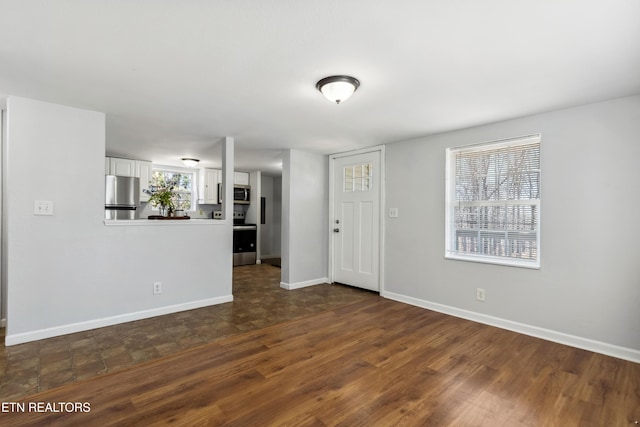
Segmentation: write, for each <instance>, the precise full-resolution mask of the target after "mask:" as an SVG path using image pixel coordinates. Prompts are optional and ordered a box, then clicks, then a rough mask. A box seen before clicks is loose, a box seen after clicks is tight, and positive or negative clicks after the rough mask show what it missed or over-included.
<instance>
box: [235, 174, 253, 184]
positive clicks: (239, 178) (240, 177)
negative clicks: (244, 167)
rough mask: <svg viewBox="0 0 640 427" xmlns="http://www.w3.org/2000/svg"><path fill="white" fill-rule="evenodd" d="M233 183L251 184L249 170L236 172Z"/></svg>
mask: <svg viewBox="0 0 640 427" xmlns="http://www.w3.org/2000/svg"><path fill="white" fill-rule="evenodd" d="M233 183H234V184H238V185H249V172H234V173H233Z"/></svg>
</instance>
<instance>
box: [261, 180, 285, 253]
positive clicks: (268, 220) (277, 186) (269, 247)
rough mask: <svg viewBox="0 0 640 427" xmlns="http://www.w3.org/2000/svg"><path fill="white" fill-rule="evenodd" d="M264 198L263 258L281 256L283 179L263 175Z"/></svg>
mask: <svg viewBox="0 0 640 427" xmlns="http://www.w3.org/2000/svg"><path fill="white" fill-rule="evenodd" d="M262 197H264V198H265V224H263V225H262V227H261V229H260V233H261V240H260V242H261V245H262V258H277V257H279V256H280V232H281V229H282V227H281V224H280V216H281V212H282V179H281V177H274V176H268V175H262Z"/></svg>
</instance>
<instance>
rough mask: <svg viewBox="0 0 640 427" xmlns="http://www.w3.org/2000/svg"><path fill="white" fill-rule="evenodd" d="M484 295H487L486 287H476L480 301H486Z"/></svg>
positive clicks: (477, 297)
mask: <svg viewBox="0 0 640 427" xmlns="http://www.w3.org/2000/svg"><path fill="white" fill-rule="evenodd" d="M484 297H485V293H484V289H482V288H476V299H477V300H478V301H484Z"/></svg>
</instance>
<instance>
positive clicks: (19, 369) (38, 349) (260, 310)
mask: <svg viewBox="0 0 640 427" xmlns="http://www.w3.org/2000/svg"><path fill="white" fill-rule="evenodd" d="M233 295H234V301H233V302H230V303H226V304H220V305H216V306H211V307H205V308H201V309H197V310H190V311H185V312H180V313H174V314H169V315H165V316H159V317H154V318H151V319H144V320H139V321H135V322H129V323H124V324H121V325H115V326H110V327H106V328H100V329H94V330H91V331H85V332H79V333H75V334H70V335H65V336H61V337H55V338H49V339H46V340H41V341H36V342H31V343H25V344H19V345H15V346H11V347H5V346H4V329H0V342H1V344H0V402H2V401H11V400H16V399H18V398H21V397H25V396H28V395H31V394H34V393H36V392H39V391H44V390H47V389H50V388H53V387H58V386H61V385H64V384H69V383H73V382H76V381H80V380H83V379H87V378H92V377H95V376H98V375H101V374H105V373H108V372H113V371H117V370H121V369H126V368H128V367H130V366H133V365H135V364H138V363H142V362H146V361H149V360H153V359H157V358H160V357H163V356H167V355H169V354H173V353H176V352H179V351H181V350H185V349H188V348H192V347H195V346H198V345H201V344H204V343H208V342H211V341H214V340H216V339H219V338H222V337H227V336H230V335H235V334H239V333H242V332H246V331H251V330H255V329H259V328H263V327H266V326H270V325H274V324H276V323H282V322H286V321H288V320H292V319H298V318H301V317H305V316H309V315H312V314H315V313H319V312H322V311H326V310H331V309H333V308H336V307H339V306H341V305H346V304H351V303H354V302H358V301H362V300H364V299H368V298H377V297H378V295H377V294H376V293H372V292H368V291H364V290H360V289H357V288H351V287H348V286H342V285H317V286H311V287H308V288H303V289H298V290H293V291H287V290H284V289H282V288H280V269H279V268H278V267H275V266H273V265H269V264H262V265H252V266H242V267H235V268H234V275H233Z"/></svg>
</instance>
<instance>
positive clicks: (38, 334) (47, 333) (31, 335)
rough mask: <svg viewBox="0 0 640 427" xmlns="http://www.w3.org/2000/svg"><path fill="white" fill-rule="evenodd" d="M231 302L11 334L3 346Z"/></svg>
mask: <svg viewBox="0 0 640 427" xmlns="http://www.w3.org/2000/svg"><path fill="white" fill-rule="evenodd" d="M231 301H233V295H226V296H222V297H217V298H208V299H204V300H199V301H192V302H188V303H184V304H176V305H170V306H167V307H160V308H154V309H151V310H144V311H137V312H135V313H127V314H121V315H118V316H111V317H104V318H102V319H95V320H89V321H86V322H79V323H71V324H68V325H62V326H55V327H53V328H47V329H39V330H36V331H31V332H23V333H20V334H11V335H7V336H6V337H5V341H4V343H5V346H10V345H16V344H22V343H25V342H30V341H36V340H41V339H45V338H52V337H57V336H60V335H67V334H73V333H75V332H82V331H88V330H90V329H97V328H103V327H105V326H113V325H118V324H120V323H125V322H132V321H134V320H141V319H147V318H149V317H156V316H162V315H164V314H171V313H177V312H179V311H186V310H193V309H196V308H202V307H208V306H210V305H217V304H223V303H225V302H231Z"/></svg>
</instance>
